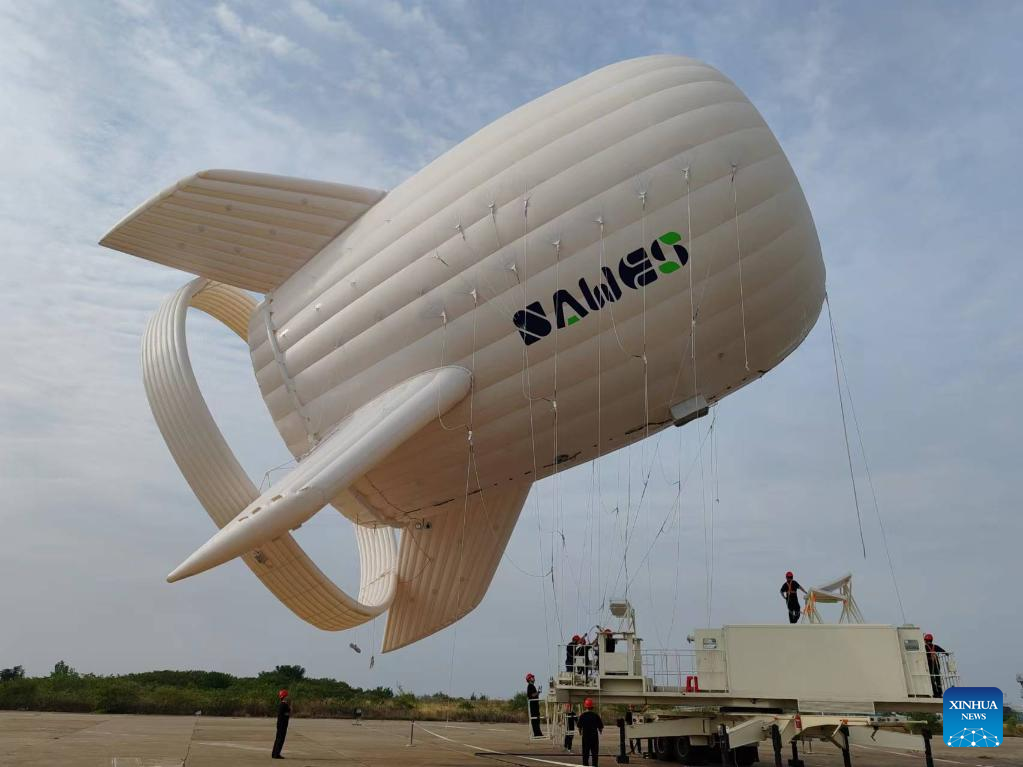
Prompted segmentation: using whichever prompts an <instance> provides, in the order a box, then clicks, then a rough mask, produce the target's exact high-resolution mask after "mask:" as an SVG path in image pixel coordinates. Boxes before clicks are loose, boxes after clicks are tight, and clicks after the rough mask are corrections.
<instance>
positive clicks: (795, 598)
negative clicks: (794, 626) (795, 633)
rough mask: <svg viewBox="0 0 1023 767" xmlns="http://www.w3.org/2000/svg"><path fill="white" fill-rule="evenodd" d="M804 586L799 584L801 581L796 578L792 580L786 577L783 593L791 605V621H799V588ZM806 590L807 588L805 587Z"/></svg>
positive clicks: (789, 605)
mask: <svg viewBox="0 0 1023 767" xmlns="http://www.w3.org/2000/svg"><path fill="white" fill-rule="evenodd" d="M802 588H803V587H802V586H800V585H799V581H797V580H796V579H795V578H793V579H792V580H789V579H787V578H786V579H785V583H783V584H782V585H781V589H779V591H781V595H782V596H783V597H785V602H786V603H787V604H788V607H789V623H799V612H800V610H799V593H798V592H799V590H800V589H802ZM803 590H804V591H805V589H803Z"/></svg>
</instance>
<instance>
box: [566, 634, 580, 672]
mask: <svg viewBox="0 0 1023 767" xmlns="http://www.w3.org/2000/svg"><path fill="white" fill-rule="evenodd" d="M579 641H580V637H579V635H578V634H576V635H575V636H573V637H572V640H571V641H570V642H569V643H568V644H567V645H565V671H568V672H569V673H571V672H572V669H573V668H574V667H575V647H576V645H577V644H579Z"/></svg>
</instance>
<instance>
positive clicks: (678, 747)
mask: <svg viewBox="0 0 1023 767" xmlns="http://www.w3.org/2000/svg"><path fill="white" fill-rule="evenodd" d="M674 740H675V742H674V743H673V744H672V746H673V748H672V751H673V752H674V753H673V754H672V756H674V757H675V761H677V762H682V763H683V764H686V763H688V761H689V758H690V757H691V756H692V753H693V746H692V744H691V743H690V742H689V738H687V737H684V736H683V737H681V738H675V739H674Z"/></svg>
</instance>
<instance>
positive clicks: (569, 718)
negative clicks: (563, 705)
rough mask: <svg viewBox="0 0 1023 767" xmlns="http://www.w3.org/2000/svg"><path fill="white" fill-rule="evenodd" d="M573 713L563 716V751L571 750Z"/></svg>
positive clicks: (573, 730) (573, 732)
mask: <svg viewBox="0 0 1023 767" xmlns="http://www.w3.org/2000/svg"><path fill="white" fill-rule="evenodd" d="M575 719H576V717H575V711H572V710H569V712H568V713H567V714H565V750H566V751H571V750H572V737H573V736H574V735H575Z"/></svg>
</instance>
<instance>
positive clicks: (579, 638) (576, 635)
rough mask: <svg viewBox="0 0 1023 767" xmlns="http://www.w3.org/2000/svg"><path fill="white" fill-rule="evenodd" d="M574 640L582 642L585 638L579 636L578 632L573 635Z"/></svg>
mask: <svg viewBox="0 0 1023 767" xmlns="http://www.w3.org/2000/svg"><path fill="white" fill-rule="evenodd" d="M572 641H573V642H581V641H583V638H582V637H581V636H579V635H578V634H575V635H574V636H573V637H572Z"/></svg>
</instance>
